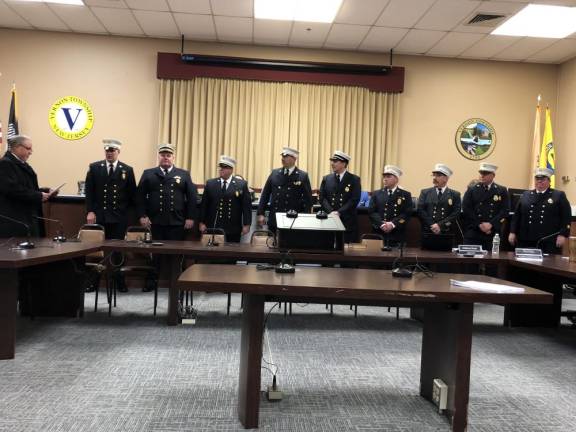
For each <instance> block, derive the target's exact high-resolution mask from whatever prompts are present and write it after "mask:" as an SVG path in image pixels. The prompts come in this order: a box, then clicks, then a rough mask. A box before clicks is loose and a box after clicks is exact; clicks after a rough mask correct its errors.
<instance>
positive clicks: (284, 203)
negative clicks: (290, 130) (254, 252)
mask: <svg viewBox="0 0 576 432" xmlns="http://www.w3.org/2000/svg"><path fill="white" fill-rule="evenodd" d="M281 154H282V168H278V169H275V170H273V171H272V172H271V173H270V175H269V176H268V180H266V184H265V185H264V189H262V193H261V194H260V203H259V204H258V212H257V215H258V225H260V226H262V225H264V222H265V218H264V212H265V210H266V206H267V205H268V204H270V211H269V213H268V229H269V230H270V231H272V232H276V213H278V212H286V211H288V210H296V211H297V212H299V213H310V211H311V210H312V187H311V186H310V179H309V178H308V173H306V172H305V171H302V170H301V169H299V168H298V167H297V166H296V159H298V155H299V152H298V150H294V149H291V148H289V147H284V149H283V150H282V153H281Z"/></svg>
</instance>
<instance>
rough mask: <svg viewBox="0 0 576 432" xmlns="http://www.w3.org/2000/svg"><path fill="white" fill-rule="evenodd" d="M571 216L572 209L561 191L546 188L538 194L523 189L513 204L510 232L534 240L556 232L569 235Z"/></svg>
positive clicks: (527, 239)
mask: <svg viewBox="0 0 576 432" xmlns="http://www.w3.org/2000/svg"><path fill="white" fill-rule="evenodd" d="M571 219H572V209H571V208H570V203H569V202H568V198H566V194H565V193H564V192H562V191H559V190H554V189H550V188H549V189H548V190H547V191H545V192H544V193H541V194H538V193H536V190H531V191H526V192H524V193H523V194H522V197H521V198H520V200H519V201H518V204H517V205H516V210H515V211H514V216H513V217H512V223H511V225H510V232H511V233H516V235H517V236H518V239H519V240H521V241H538V240H540V239H541V238H542V237H546V236H548V235H551V234H554V233H557V232H560V234H559V235H563V236H565V237H569V236H570V222H571Z"/></svg>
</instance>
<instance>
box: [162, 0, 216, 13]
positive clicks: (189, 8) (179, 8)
mask: <svg viewBox="0 0 576 432" xmlns="http://www.w3.org/2000/svg"><path fill="white" fill-rule="evenodd" d="M168 5H169V6H170V9H171V10H172V11H173V12H186V13H193V14H205V15H209V14H211V13H212V9H211V8H210V0H168Z"/></svg>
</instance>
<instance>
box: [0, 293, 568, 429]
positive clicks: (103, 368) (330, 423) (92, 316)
mask: <svg viewBox="0 0 576 432" xmlns="http://www.w3.org/2000/svg"><path fill="white" fill-rule="evenodd" d="M225 301H226V296H225V295H223V294H209V295H197V296H196V298H195V304H196V305H197V306H198V308H199V310H200V316H199V319H198V322H197V324H196V325H195V326H179V327H167V326H166V325H165V324H164V319H163V316H164V314H165V312H166V304H167V293H166V291H165V290H161V292H160V304H159V317H158V318H153V317H152V295H151V293H141V292H138V291H136V290H131V291H130V292H129V293H127V294H120V295H119V298H118V307H117V308H116V309H115V310H114V312H113V317H112V318H108V317H107V315H106V312H105V310H106V308H105V304H104V301H102V303H101V311H99V312H98V313H93V312H87V315H86V316H85V318H84V319H80V320H75V319H48V318H37V319H36V320H35V321H30V320H29V319H19V322H18V331H17V345H16V350H17V356H16V359H15V360H10V361H2V362H0V431H10V432H24V431H42V432H52V431H90V432H95V431H99V432H113V431H123V432H124V431H134V432H136V431H154V432H156V431H195V432H200V431H241V430H243V429H242V427H241V425H240V423H239V421H238V420H237V416H236V392H237V385H238V353H239V342H240V330H239V325H240V311H239V302H240V298H239V296H234V297H233V310H232V314H231V316H230V317H226V314H225V310H226V307H225ZM91 305H92V306H93V295H91V294H88V295H87V297H86V306H87V308H90V307H91ZM270 306H271V304H270V305H267V308H268V307H270ZM293 311H294V315H293V316H290V317H286V318H285V317H284V315H283V312H280V311H278V310H275V311H274V312H272V314H271V317H270V320H269V329H270V331H269V340H270V344H271V347H272V354H273V358H274V361H275V362H276V363H277V365H278V367H279V373H278V379H279V385H280V387H281V389H282V391H283V392H284V399H283V400H282V401H281V402H276V403H270V402H267V401H263V402H262V404H261V413H260V430H262V431H363V432H366V431H392V432H404V431H406V432H412V431H422V432H424V431H449V430H450V427H449V424H448V421H447V420H446V419H445V417H443V416H441V415H438V414H437V413H436V410H435V408H434V406H433V405H432V404H430V403H429V402H427V401H426V400H424V399H423V398H421V397H420V396H418V387H419V370H420V344H421V327H420V325H419V324H418V323H417V322H415V321H412V320H410V319H408V311H407V310H401V319H400V320H396V319H395V313H394V310H393V311H392V312H388V311H387V309H383V308H369V307H362V308H360V309H359V317H358V318H356V319H355V318H354V316H353V313H352V312H351V311H350V310H349V308H348V307H346V306H335V315H334V316H330V315H329V313H328V312H327V311H326V309H325V308H324V306H318V305H308V306H304V305H294V309H293ZM502 315H503V309H502V308H500V307H498V306H490V305H479V306H477V308H476V314H475V321H476V324H475V334H474V341H473V355H472V358H473V364H472V376H471V389H470V409H469V431H474V432H480V431H482V432H507V431H510V432H512V431H514V432H516V431H526V432H528V431H533V432H536V431H538V432H552V431H562V432H564V431H567V430H574V425H575V424H576V361H575V360H576V330H573V329H571V328H569V327H568V326H567V325H566V326H563V327H562V328H561V329H560V330H559V331H553V330H543V329H506V328H503V327H502V326H501V325H500V323H501V321H502ZM267 358H268V357H267ZM269 384H271V375H270V373H269V372H267V371H266V370H264V371H263V382H262V386H263V388H264V387H265V386H266V385H269Z"/></svg>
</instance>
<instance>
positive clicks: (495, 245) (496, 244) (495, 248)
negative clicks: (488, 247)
mask: <svg viewBox="0 0 576 432" xmlns="http://www.w3.org/2000/svg"><path fill="white" fill-rule="evenodd" d="M499 253H500V235H498V234H496V235H495V236H494V239H493V240H492V255H498V254H499Z"/></svg>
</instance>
